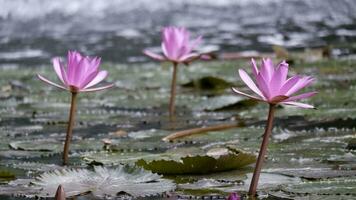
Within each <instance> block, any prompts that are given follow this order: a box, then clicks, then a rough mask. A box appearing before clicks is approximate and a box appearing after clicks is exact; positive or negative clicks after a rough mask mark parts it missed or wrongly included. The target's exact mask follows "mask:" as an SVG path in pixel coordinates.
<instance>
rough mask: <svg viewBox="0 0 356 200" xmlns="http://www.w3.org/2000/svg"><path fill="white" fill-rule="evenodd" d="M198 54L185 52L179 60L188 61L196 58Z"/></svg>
mask: <svg viewBox="0 0 356 200" xmlns="http://www.w3.org/2000/svg"><path fill="white" fill-rule="evenodd" d="M199 56H200V55H199V54H197V53H190V54H186V55H185V56H183V57H181V58H179V60H178V61H179V62H188V61H190V60H192V59H194V58H198V57H199Z"/></svg>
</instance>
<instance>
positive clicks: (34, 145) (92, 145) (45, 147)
mask: <svg viewBox="0 0 356 200" xmlns="http://www.w3.org/2000/svg"><path fill="white" fill-rule="evenodd" d="M9 146H10V148H12V149H15V150H22V151H44V152H62V151H63V142H62V141H61V140H58V139H54V138H53V139H52V138H50V139H39V140H24V141H15V142H11V143H10V144H9ZM101 148H102V142H101V141H98V140H96V139H86V140H77V141H72V143H71V150H97V149H101Z"/></svg>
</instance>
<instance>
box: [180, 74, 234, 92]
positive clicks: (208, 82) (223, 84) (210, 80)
mask: <svg viewBox="0 0 356 200" xmlns="http://www.w3.org/2000/svg"><path fill="white" fill-rule="evenodd" d="M183 86H184V87H193V88H195V89H201V90H219V89H225V88H229V87H232V86H233V84H232V83H230V82H228V81H226V80H224V79H222V78H219V77H214V76H206V77H201V78H199V79H195V80H192V81H190V82H188V83H185V84H183Z"/></svg>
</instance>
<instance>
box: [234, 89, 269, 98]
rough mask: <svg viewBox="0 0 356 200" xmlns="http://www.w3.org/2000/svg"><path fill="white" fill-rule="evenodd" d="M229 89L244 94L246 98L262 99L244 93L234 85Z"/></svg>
mask: <svg viewBox="0 0 356 200" xmlns="http://www.w3.org/2000/svg"><path fill="white" fill-rule="evenodd" d="M231 89H232V91H234V92H236V93H237V94H241V95H243V96H246V97H248V98H251V99H254V100H257V101H263V100H262V99H260V98H258V97H255V96H252V95H249V94H246V93H244V92H241V91H239V90H237V89H236V88H234V87H232V88H231Z"/></svg>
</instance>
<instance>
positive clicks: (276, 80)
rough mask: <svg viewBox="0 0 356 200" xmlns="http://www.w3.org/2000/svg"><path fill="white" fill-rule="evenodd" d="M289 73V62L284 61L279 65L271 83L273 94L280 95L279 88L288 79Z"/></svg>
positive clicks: (270, 87)
mask: <svg viewBox="0 0 356 200" xmlns="http://www.w3.org/2000/svg"><path fill="white" fill-rule="evenodd" d="M287 74H288V64H287V63H285V62H284V61H283V62H282V63H280V64H279V65H278V67H277V69H276V70H275V72H274V74H273V77H272V79H271V81H270V84H269V89H270V92H271V95H272V96H275V95H279V90H280V89H281V87H282V86H283V84H284V82H285V81H286V78H287Z"/></svg>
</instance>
